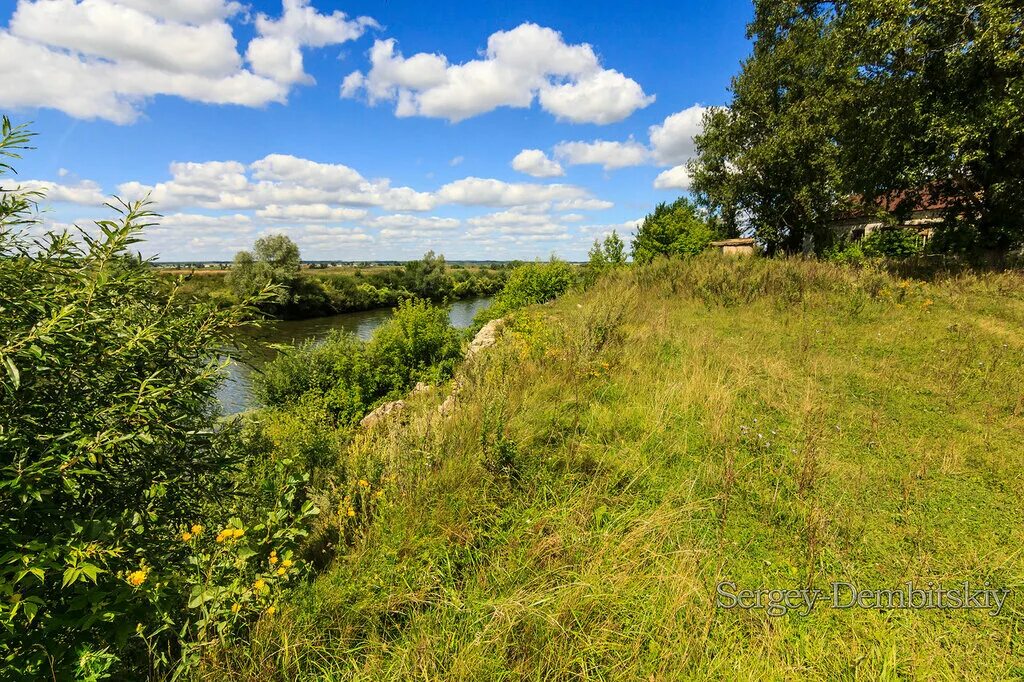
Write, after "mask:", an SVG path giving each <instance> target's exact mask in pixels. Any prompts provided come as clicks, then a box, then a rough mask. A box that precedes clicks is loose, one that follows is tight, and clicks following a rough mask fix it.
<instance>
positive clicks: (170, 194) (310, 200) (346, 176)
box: [118, 154, 437, 220]
mask: <svg viewBox="0 0 1024 682" xmlns="http://www.w3.org/2000/svg"><path fill="white" fill-rule="evenodd" d="M170 171H171V178H170V179H169V180H166V181H164V182H158V183H156V184H154V185H147V184H143V183H140V182H136V181H131V182H125V183H122V184H121V185H119V186H118V193H119V194H120V195H122V196H124V197H127V198H130V199H138V198H141V197H143V196H146V195H147V194H148V195H149V196H150V198H151V199H152V200H153V201H155V202H156V203H157V204H158V205H160V206H166V207H174V208H177V207H180V206H198V207H201V208H207V209H229V210H238V209H254V208H255V209H261V210H264V211H272V212H273V213H274V214H275V215H273V216H271V215H268V216H267V217H275V218H281V219H292V218H295V219H302V218H305V219H307V220H333V219H335V218H331V217H323V216H324V213H323V211H324V207H326V208H331V207H337V206H349V207H352V206H354V207H368V206H376V207H381V208H383V209H385V210H392V211H426V210H430V209H431V208H433V207H434V206H435V205H436V204H437V199H436V197H435V196H434V195H433V194H431V193H430V192H419V191H416V190H414V189H412V188H411V187H392V186H391V184H390V181H388V180H387V179H377V180H369V179H367V178H364V177H363V176H362V175H361V174H360V173H359V172H358V171H356V170H354V169H352V168H350V167H348V166H345V165H343V164H332V163H321V162H317V161H311V160H309V159H303V158H299V157H296V156H291V155H288V154H269V155H267V156H265V157H263V158H262V159H259V160H257V161H254V162H253V163H251V164H249V165H248V166H246V165H244V164H242V163H240V162H238V161H207V162H203V163H194V162H189V163H178V162H175V163H172V164H171V166H170ZM272 206H273V207H274V208H271V207H272ZM297 206H307V207H308V206H315V208H303V209H300V208H296V207H297ZM289 213H290V214H289ZM333 215H336V216H340V215H342V214H340V213H335V214H333ZM344 215H348V216H356V215H357V214H356V213H346V214H344ZM346 219H352V218H351V217H349V218H346Z"/></svg>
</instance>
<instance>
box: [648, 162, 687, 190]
mask: <svg viewBox="0 0 1024 682" xmlns="http://www.w3.org/2000/svg"><path fill="white" fill-rule="evenodd" d="M691 183H692V178H691V177H690V171H689V170H687V168H686V165H685V164H680V165H678V166H673V167H672V168H669V169H668V170H667V171H662V172H661V173H659V174H658V177H656V178H655V179H654V187H655V189H690V185H691Z"/></svg>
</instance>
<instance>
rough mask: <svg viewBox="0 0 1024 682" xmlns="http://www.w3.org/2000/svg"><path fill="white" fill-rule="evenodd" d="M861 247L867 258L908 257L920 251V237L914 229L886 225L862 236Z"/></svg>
mask: <svg viewBox="0 0 1024 682" xmlns="http://www.w3.org/2000/svg"><path fill="white" fill-rule="evenodd" d="M861 247H862V248H863V249H864V255H865V256H868V257H869V258H874V257H884V258H909V257H910V256H914V255H917V254H919V253H921V237H920V236H919V235H918V233H917V231H916V230H912V229H908V228H905V227H886V228H882V229H879V230H875V231H873V232H872V233H871V234H869V235H867V236H866V237H864V239H863V240H862V241H861Z"/></svg>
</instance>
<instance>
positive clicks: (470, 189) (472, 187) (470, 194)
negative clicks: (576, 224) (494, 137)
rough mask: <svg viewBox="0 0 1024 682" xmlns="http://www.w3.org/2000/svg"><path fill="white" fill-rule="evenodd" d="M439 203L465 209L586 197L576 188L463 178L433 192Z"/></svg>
mask: <svg viewBox="0 0 1024 682" xmlns="http://www.w3.org/2000/svg"><path fill="white" fill-rule="evenodd" d="M437 195H438V198H439V199H440V200H441V201H442V202H443V203H449V204H463V205H465V206H519V205H528V204H542V203H546V202H549V201H556V200H563V199H578V198H579V199H582V198H587V197H588V195H589V192H587V190H585V189H583V188H582V187H577V186H576V185H563V184H553V185H540V184H534V183H510V182H504V181H502V180H495V179H492V178H473V177H470V178H463V179H462V180H456V181H455V182H450V183H448V184H447V185H444V186H443V187H441V189H440V190H438V192H437Z"/></svg>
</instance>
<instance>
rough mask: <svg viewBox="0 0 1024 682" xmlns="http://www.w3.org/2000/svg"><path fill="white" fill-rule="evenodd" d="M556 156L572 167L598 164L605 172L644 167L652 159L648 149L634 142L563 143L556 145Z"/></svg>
mask: <svg viewBox="0 0 1024 682" xmlns="http://www.w3.org/2000/svg"><path fill="white" fill-rule="evenodd" d="M555 155H556V156H558V157H559V158H561V159H564V160H565V162H566V163H568V164H570V165H579V164H588V163H589V164H598V165H600V166H601V167H602V168H604V169H605V170H614V169H616V168H626V167H628V166H642V165H643V164H645V163H647V162H648V161H649V159H650V152H649V151H648V149H647V147H645V146H644V145H642V144H640V143H639V142H636V141H634V140H628V141H626V142H612V141H608V140H594V141H593V142H561V143H559V144H557V145H555Z"/></svg>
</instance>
